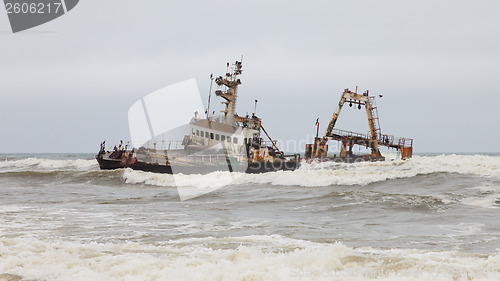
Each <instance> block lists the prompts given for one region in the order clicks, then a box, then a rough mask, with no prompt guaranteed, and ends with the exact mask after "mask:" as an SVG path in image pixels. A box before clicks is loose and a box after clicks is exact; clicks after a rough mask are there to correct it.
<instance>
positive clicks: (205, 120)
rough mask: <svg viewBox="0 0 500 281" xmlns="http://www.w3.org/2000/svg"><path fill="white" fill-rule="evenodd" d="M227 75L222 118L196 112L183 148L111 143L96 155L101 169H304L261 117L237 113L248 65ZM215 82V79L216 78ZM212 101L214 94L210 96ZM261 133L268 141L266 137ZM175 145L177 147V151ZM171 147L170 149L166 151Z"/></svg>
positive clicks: (222, 81) (160, 142)
mask: <svg viewBox="0 0 500 281" xmlns="http://www.w3.org/2000/svg"><path fill="white" fill-rule="evenodd" d="M227 70H228V71H227V72H226V74H225V75H224V76H219V77H217V78H215V83H216V84H217V86H218V89H216V90H215V95H216V96H217V97H220V98H222V99H223V101H222V103H223V104H224V105H225V108H224V110H223V111H222V115H221V116H218V117H215V116H213V115H211V114H210V109H209V106H210V103H209V105H208V108H207V110H206V112H205V114H204V115H203V116H200V115H199V114H198V112H195V114H194V117H193V118H192V119H191V121H190V122H189V124H188V129H187V132H186V134H185V135H184V137H183V139H182V141H181V146H180V147H179V145H178V144H179V141H178V140H177V141H174V142H172V141H171V140H166V139H165V135H168V134H163V135H162V136H161V138H153V139H152V140H150V141H148V142H146V143H145V144H144V145H143V146H141V147H139V148H137V149H136V148H133V149H132V150H127V148H126V147H123V146H119V148H116V147H115V149H113V150H112V151H106V150H105V145H102V146H101V150H100V152H99V153H98V155H97V156H96V158H97V161H98V162H99V165H100V167H101V169H116V168H127V167H128V168H132V169H138V170H144V171H151V172H160V173H184V174H186V173H188V174H190V173H208V172H212V171H231V172H233V171H240V172H247V173H261V172H269V171H277V170H294V169H296V168H297V167H298V166H299V163H300V156H299V155H298V154H293V155H285V154H284V153H283V152H282V151H281V150H280V149H279V148H278V147H277V145H276V142H275V141H273V140H272V139H271V138H270V136H269V134H268V133H267V132H266V131H265V129H264V127H263V126H262V120H261V118H259V117H257V116H256V115H255V113H254V114H252V116H248V115H246V116H239V115H237V114H236V101H237V97H238V86H239V85H241V80H240V79H239V76H240V75H241V74H242V72H243V70H242V62H241V61H236V62H235V63H234V64H232V65H231V66H230V65H229V63H228V64H227ZM211 79H213V78H212V77H211ZM209 99H210V95H209ZM261 131H262V132H264V133H265V136H266V137H268V140H264V139H263V138H262V137H261ZM172 143H173V144H175V145H174V146H173V147H172ZM166 145H168V147H165V146H166Z"/></svg>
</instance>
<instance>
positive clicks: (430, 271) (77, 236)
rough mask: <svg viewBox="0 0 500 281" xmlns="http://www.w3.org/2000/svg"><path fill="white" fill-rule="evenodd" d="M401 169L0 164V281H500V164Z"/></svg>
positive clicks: (52, 160) (77, 157) (41, 160)
mask: <svg viewBox="0 0 500 281" xmlns="http://www.w3.org/2000/svg"><path fill="white" fill-rule="evenodd" d="M391 158H392V159H391ZM395 158H396V157H395V155H393V156H392V157H388V159H387V160H386V161H385V162H376V163H356V164H339V163H313V164H305V165H303V166H302V167H301V168H300V169H299V170H297V171H293V172H275V173H267V174H260V175H248V174H234V173H233V174H231V173H225V172H218V173H213V174H209V175H175V176H173V175H160V174H152V173H146V172H140V171H133V170H115V171H100V170H99V167H98V165H97V163H96V161H95V160H94V159H93V155H92V154H34V155H29V154H0V280H371V279H377V280H500V254H499V249H500V154H490V155H455V154H448V155H437V154H436V155H417V156H415V157H414V158H413V159H411V160H408V161H401V160H397V159H395ZM178 188H191V189H192V188H195V189H200V190H203V189H209V190H212V191H211V192H209V193H207V194H205V195H203V196H199V197H196V198H193V199H191V200H186V201H181V200H180V198H179V193H178ZM9 278H10V279H9Z"/></svg>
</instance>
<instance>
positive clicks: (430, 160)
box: [123, 155, 500, 189]
mask: <svg viewBox="0 0 500 281" xmlns="http://www.w3.org/2000/svg"><path fill="white" fill-rule="evenodd" d="M388 158H389V157H388ZM441 172H443V173H459V174H468V175H478V176H485V177H494V178H500V157H498V156H484V155H440V156H414V158H412V159H410V160H406V161H401V160H386V161H384V162H361V163H355V164H344V163H334V162H324V163H312V164H303V165H302V166H301V167H300V169H298V170H296V171H293V172H292V171H280V172H275V173H265V174H257V175H256V174H241V173H232V174H230V173H228V172H217V173H212V174H209V175H175V176H172V175H159V174H152V173H144V172H139V171H132V170H129V171H126V172H125V173H124V175H123V177H124V179H125V180H126V182H128V183H145V184H150V185H157V186H186V187H189V186H194V187H197V188H201V189H203V188H208V187H222V186H226V185H230V184H251V183H255V184H272V185H284V186H290V185H296V186H330V185H366V184H370V183H373V182H380V181H385V180H390V179H398V178H411V177H415V176H416V175H419V174H420V175H422V174H431V173H441Z"/></svg>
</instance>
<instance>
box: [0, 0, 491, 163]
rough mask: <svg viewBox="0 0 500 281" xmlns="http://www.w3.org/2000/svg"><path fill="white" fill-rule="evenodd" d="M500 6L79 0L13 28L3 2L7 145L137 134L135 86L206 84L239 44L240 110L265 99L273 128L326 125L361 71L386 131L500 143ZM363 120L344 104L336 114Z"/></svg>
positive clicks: (481, 147)
mask: <svg viewBox="0 0 500 281" xmlns="http://www.w3.org/2000/svg"><path fill="white" fill-rule="evenodd" d="M498 11H500V3H499V2H498V1H493V0H492V1H485V0H478V1H456V0H454V1H452V0H448V1H435V0H434V1H429V0H419V1H401V0H381V1H373V0H369V1H234V0H233V1H160V0H156V1H152V0H150V1H131V0H106V1H97V0H83V1H80V3H79V4H78V5H77V6H76V7H75V8H74V9H73V10H72V11H70V12H69V13H68V14H67V15H64V16H62V17H60V18H58V19H56V20H54V21H52V22H49V23H47V24H44V25H42V26H39V27H36V28H33V29H31V30H28V31H25V32H21V33H17V34H12V32H11V31H10V25H9V22H8V18H7V13H6V11H5V9H1V10H0V96H1V98H2V99H1V102H0V118H1V119H0V122H1V123H0V124H1V130H0V152H3V153H11V152H97V150H98V148H99V143H100V142H101V141H102V140H104V139H106V140H107V142H108V143H109V144H111V143H114V142H118V141H119V140H120V139H124V140H128V139H129V138H130V135H129V131H128V123H127V111H128V108H129V107H130V106H131V105H132V104H133V103H134V102H135V101H136V100H137V99H139V98H141V97H142V96H144V95H146V94H148V93H151V92H152V91H154V90H157V89H159V88H162V87H165V86H168V85H171V84H173V83H176V82H180V81H183V80H186V79H189V78H193V77H194V78H196V79H197V81H198V87H199V89H200V91H201V92H202V95H203V96H204V97H205V96H206V95H207V93H208V88H209V76H210V73H214V74H215V75H219V74H223V73H224V72H225V63H226V62H228V61H229V62H234V61H235V60H238V59H239V58H240V56H241V55H244V61H243V68H244V73H243V76H242V78H241V79H242V81H243V85H241V87H240V98H239V100H238V104H237V112H239V113H240V115H243V114H245V113H246V112H252V111H253V100H254V99H258V100H259V104H258V109H257V113H258V115H259V116H261V117H262V118H264V120H263V122H264V123H263V124H264V126H265V127H266V129H267V130H268V131H269V132H270V133H271V134H272V136H273V137H274V138H277V139H296V140H301V139H304V138H305V137H306V135H312V134H314V133H315V128H314V123H315V120H316V118H318V117H319V118H320V122H321V131H322V132H323V131H324V129H325V128H326V125H327V123H328V121H329V119H330V116H331V114H332V112H333V110H334V108H335V105H336V104H337V103H338V100H339V98H340V94H341V93H342V91H343V89H344V88H350V89H354V88H355V86H356V85H357V86H359V89H360V91H364V90H366V89H369V90H370V92H371V93H373V94H377V95H378V94H383V95H384V97H383V98H381V99H378V100H377V102H378V106H379V115H380V118H381V119H380V122H381V128H382V132H383V133H386V134H393V135H397V136H406V137H412V138H414V139H415V144H414V145H415V151H416V152H499V151H500V149H499V145H500V126H499V121H498V117H499V110H498V106H500V96H499V94H500V82H499V81H498V78H499V77H500V36H499V34H500V17H499V14H498ZM203 102H205V103H206V100H205V98H204V100H203ZM217 103H218V102H217ZM214 104H215V103H214ZM365 123H366V117H365V115H364V113H363V112H359V111H357V110H355V109H352V108H349V107H347V108H346V110H345V112H342V114H341V116H340V121H339V123H338V128H341V129H347V130H355V131H361V132H365V131H366V130H367V126H366V124H365ZM300 150H301V151H302V150H303V147H300Z"/></svg>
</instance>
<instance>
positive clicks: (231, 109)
mask: <svg viewBox="0 0 500 281" xmlns="http://www.w3.org/2000/svg"><path fill="white" fill-rule="evenodd" d="M227 67H228V70H229V63H227ZM241 68H242V64H241V61H236V62H235V63H234V64H233V67H232V68H231V70H232V72H229V71H228V72H227V73H226V76H225V77H222V76H219V77H217V78H215V83H217V85H218V86H219V87H220V86H226V89H225V90H217V91H215V94H216V95H217V96H219V97H221V98H223V99H225V101H223V102H222V103H223V104H225V105H226V108H225V109H224V110H223V111H221V112H223V113H224V123H226V124H233V123H234V116H235V115H236V99H237V97H238V85H240V84H241V81H240V79H238V76H239V75H240V74H241V72H243V70H242V69H241Z"/></svg>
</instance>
